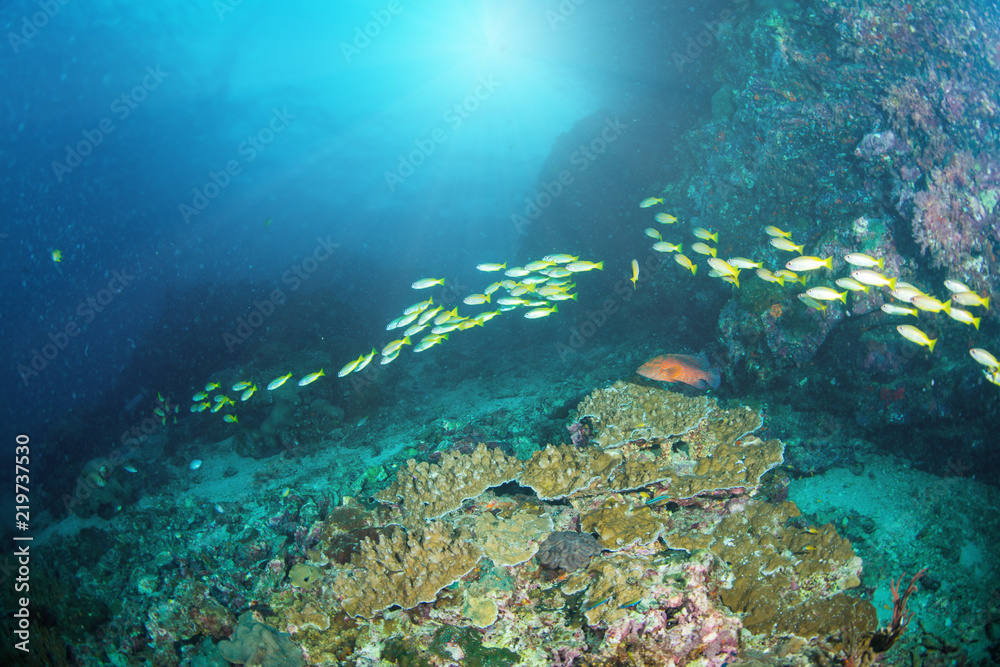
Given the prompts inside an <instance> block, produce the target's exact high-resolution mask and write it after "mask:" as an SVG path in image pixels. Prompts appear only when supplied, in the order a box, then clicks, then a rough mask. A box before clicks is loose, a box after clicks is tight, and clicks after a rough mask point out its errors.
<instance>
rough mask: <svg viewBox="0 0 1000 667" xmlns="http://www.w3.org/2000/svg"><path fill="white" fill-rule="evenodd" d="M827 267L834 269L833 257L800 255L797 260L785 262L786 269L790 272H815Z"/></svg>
mask: <svg viewBox="0 0 1000 667" xmlns="http://www.w3.org/2000/svg"><path fill="white" fill-rule="evenodd" d="M823 267H826V268H828V269H832V268H833V257H825V258H824V257H813V256H812V255H799V256H798V257H796V258H795V259H792V260H789V261H787V262H785V268H786V269H788V270H789V271H815V270H816V269H820V268H823Z"/></svg>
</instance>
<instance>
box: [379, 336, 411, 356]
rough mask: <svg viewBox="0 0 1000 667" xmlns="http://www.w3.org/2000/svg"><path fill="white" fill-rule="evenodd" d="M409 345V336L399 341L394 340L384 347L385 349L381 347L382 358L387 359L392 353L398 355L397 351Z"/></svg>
mask: <svg viewBox="0 0 1000 667" xmlns="http://www.w3.org/2000/svg"><path fill="white" fill-rule="evenodd" d="M409 344H410V337H409V336H403V337H402V338H400V339H399V340H394V341H392V342H391V343H389V344H388V345H386V346H385V347H383V348H382V356H383V357H388V356H389V355H392V354H393V353H394V352H396V353H398V352H399V349H400V348H401V347H403V346H404V345H409ZM393 356H395V355H393Z"/></svg>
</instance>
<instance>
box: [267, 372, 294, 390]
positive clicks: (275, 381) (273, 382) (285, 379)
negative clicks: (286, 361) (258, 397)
mask: <svg viewBox="0 0 1000 667" xmlns="http://www.w3.org/2000/svg"><path fill="white" fill-rule="evenodd" d="M290 377H292V374H291V373H289V374H288V375H282V376H281V377H280V378H274V379H273V380H271V381H270V382H269V383H268V385H267V390H268V391H274V390H275V389H277V388H278V387H280V386H281V385H283V384H285V383H286V382H288V378H290Z"/></svg>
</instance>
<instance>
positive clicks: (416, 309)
mask: <svg viewBox="0 0 1000 667" xmlns="http://www.w3.org/2000/svg"><path fill="white" fill-rule="evenodd" d="M433 305H434V297H431V298H430V299H427V300H426V301H420V302H418V303H415V304H413V305H412V306H408V307H407V308H406V309H405V310H404V311H403V315H412V314H413V313H422V312H424V311H425V310H427V309H428V308H430V307H431V306H433ZM393 328H395V327H393Z"/></svg>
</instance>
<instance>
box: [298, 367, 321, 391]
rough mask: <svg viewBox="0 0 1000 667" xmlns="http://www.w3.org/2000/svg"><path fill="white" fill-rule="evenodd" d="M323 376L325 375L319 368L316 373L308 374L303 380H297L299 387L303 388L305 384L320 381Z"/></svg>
mask: <svg viewBox="0 0 1000 667" xmlns="http://www.w3.org/2000/svg"><path fill="white" fill-rule="evenodd" d="M324 375H326V373H324V372H323V369H322V368H321V369H319V370H318V371H316V372H315V373H310V374H309V375H307V376H305V377H304V378H302V379H301V380H299V386H300V387H304V386H306V385H307V384H312V383H313V382H315V381H316V380H318V379H320V378H321V377H323V376H324Z"/></svg>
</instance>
